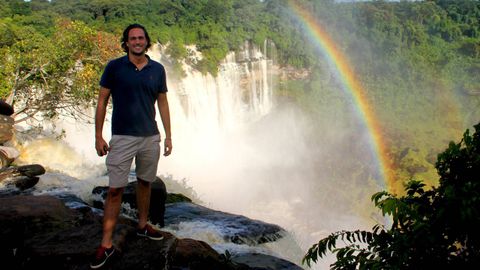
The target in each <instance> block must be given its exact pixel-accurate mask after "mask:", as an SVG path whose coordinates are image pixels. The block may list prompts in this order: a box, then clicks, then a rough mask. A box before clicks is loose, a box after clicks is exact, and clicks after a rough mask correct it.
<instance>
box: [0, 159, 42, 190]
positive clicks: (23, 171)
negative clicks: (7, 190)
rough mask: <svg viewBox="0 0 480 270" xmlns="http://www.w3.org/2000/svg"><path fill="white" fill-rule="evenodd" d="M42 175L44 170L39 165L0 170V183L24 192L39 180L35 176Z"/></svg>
mask: <svg viewBox="0 0 480 270" xmlns="http://www.w3.org/2000/svg"><path fill="white" fill-rule="evenodd" d="M44 173H45V168H43V166H42V165H39V164H32V165H24V166H18V167H7V168H2V169H0V182H4V183H6V185H7V186H8V185H14V186H16V187H17V188H18V189H20V190H25V189H28V188H31V187H33V186H35V185H36V184H37V183H38V180H39V178H38V177H37V175H41V174H44Z"/></svg>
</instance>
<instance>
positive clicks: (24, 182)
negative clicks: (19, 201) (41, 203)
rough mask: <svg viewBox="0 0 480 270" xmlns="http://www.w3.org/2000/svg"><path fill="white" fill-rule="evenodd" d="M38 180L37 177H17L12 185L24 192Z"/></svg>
mask: <svg viewBox="0 0 480 270" xmlns="http://www.w3.org/2000/svg"><path fill="white" fill-rule="evenodd" d="M39 180H40V178H39V177H29V176H19V177H16V178H15V181H14V182H13V184H14V185H15V187H17V188H18V189H20V190H26V189H29V188H31V187H33V186H35V185H36V184H37V183H38V181H39Z"/></svg>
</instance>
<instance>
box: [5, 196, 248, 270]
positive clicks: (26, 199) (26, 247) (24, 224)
mask: <svg viewBox="0 0 480 270" xmlns="http://www.w3.org/2000/svg"><path fill="white" fill-rule="evenodd" d="M64 200H68V201H71V200H72V198H71V195H69V196H65V197H64V198H63V199H59V198H56V197H53V196H32V195H29V196H9V197H5V198H0V258H1V259H2V266H4V267H6V269H64V270H70V269H71V270H73V269H89V265H88V264H89V261H90V259H91V257H92V255H93V254H94V252H95V249H96V247H97V246H98V245H99V243H100V240H101V237H102V223H101V222H102V221H101V220H102V218H101V215H99V214H98V212H97V211H92V210H93V209H92V208H88V207H80V208H78V209H71V208H69V207H66V206H65V204H64ZM79 200H80V199H78V198H77V199H73V201H76V202H77V203H78V201H79ZM84 205H86V204H84ZM163 235H164V240H161V241H152V240H149V239H147V238H141V237H137V236H136V229H135V222H133V221H132V220H129V219H126V218H124V217H122V216H120V217H119V222H118V224H117V226H116V228H115V233H114V239H113V242H114V245H115V246H116V247H117V249H118V250H119V252H118V253H117V255H116V256H114V257H113V258H112V259H111V260H110V261H109V262H108V263H107V264H106V265H105V266H104V267H103V268H102V269H116V270H123V269H147V270H148V269H152V270H153V269H219V270H222V269H225V270H230V269H232V270H233V269H252V268H249V267H246V266H245V265H240V264H236V265H235V264H233V263H231V262H226V261H225V260H223V259H222V258H223V257H222V256H221V255H219V254H218V253H216V252H215V250H213V249H212V248H211V247H210V246H208V245H207V244H206V243H204V242H200V241H196V240H193V239H178V238H176V237H175V236H173V235H172V234H171V233H168V232H164V233H163ZM211 267H214V268H211Z"/></svg>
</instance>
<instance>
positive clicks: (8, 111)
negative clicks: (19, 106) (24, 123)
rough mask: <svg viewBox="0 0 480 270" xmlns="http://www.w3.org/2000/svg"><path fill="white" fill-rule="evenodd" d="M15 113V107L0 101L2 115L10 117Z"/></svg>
mask: <svg viewBox="0 0 480 270" xmlns="http://www.w3.org/2000/svg"><path fill="white" fill-rule="evenodd" d="M14 112H15V110H14V109H13V106H12V105H10V104H8V103H7V102H5V101H3V100H0V114H3V115H6V116H10V115H12V114H13V113H14Z"/></svg>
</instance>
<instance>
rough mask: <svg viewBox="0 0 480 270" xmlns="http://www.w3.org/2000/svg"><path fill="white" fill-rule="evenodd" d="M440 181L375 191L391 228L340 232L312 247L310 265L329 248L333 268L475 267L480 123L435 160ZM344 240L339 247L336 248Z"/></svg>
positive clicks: (478, 257)
mask: <svg viewBox="0 0 480 270" xmlns="http://www.w3.org/2000/svg"><path fill="white" fill-rule="evenodd" d="M436 168H437V170H438V173H439V175H440V185H439V186H438V187H433V188H431V189H430V190H426V189H425V184H423V183H422V182H421V181H410V182H409V183H408V184H407V185H406V187H405V191H406V195H404V196H402V197H397V196H395V195H392V194H390V193H388V192H385V191H383V192H378V193H376V194H374V195H373V196H372V201H373V202H374V203H375V206H376V207H378V208H379V209H380V210H381V211H382V213H383V215H387V216H390V217H391V218H392V224H391V226H390V228H389V229H386V228H384V227H383V226H381V225H378V224H377V225H375V226H374V227H373V229H372V232H368V231H361V230H356V231H340V232H336V233H332V234H330V235H329V236H328V237H326V238H324V239H322V240H320V241H319V242H318V244H315V245H313V246H312V247H311V248H310V249H309V250H308V252H307V254H306V255H305V257H304V258H303V262H304V263H306V264H307V265H310V264H311V262H317V261H318V260H319V259H320V258H322V257H324V256H325V255H326V253H327V252H328V251H331V252H333V253H334V254H336V258H337V260H336V262H334V263H333V264H332V265H331V268H332V269H445V268H448V269H474V266H478V265H479V263H480V232H479V231H478V228H480V208H479V207H478V206H479V205H480V182H479V181H478V180H479V179H478V177H479V175H480V123H479V124H477V125H476V126H475V133H474V134H473V135H470V133H469V130H467V131H466V132H465V133H464V135H463V139H462V140H461V141H460V142H459V143H453V142H451V143H450V145H449V147H448V148H447V149H446V150H445V151H444V152H443V153H441V154H440V155H438V160H437V163H436ZM340 240H341V241H342V242H343V244H342V246H341V247H337V245H338V242H339V241H340Z"/></svg>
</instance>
